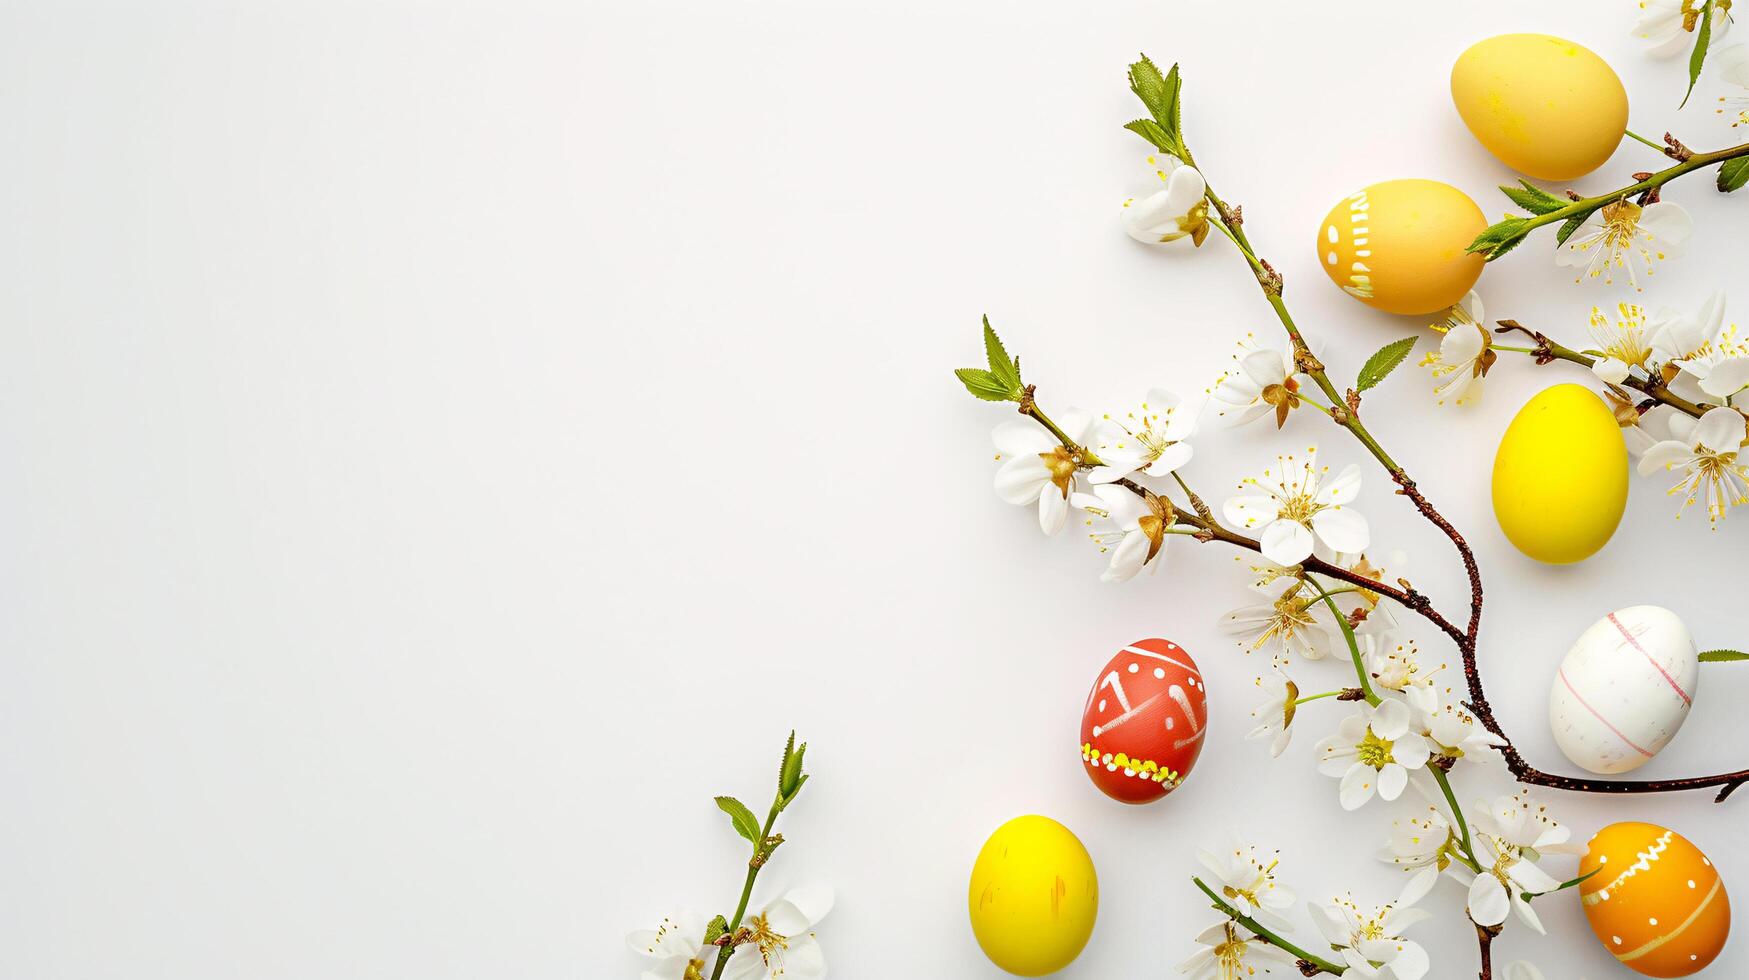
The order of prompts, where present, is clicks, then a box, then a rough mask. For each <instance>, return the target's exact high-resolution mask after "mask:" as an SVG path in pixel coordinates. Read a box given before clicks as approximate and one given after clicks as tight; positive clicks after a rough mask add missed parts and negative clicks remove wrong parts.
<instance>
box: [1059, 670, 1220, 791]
mask: <svg viewBox="0 0 1749 980" xmlns="http://www.w3.org/2000/svg"><path fill="white" fill-rule="evenodd" d="M1207 694H1208V692H1207V690H1206V688H1204V686H1203V679H1202V673H1201V672H1200V671H1199V670H1197V667H1196V661H1194V660H1192V659H1191V657H1190V654H1188V653H1186V652H1185V651H1184V649H1183V648H1182V647H1180V646H1178V645H1177V644H1176V643H1173V642H1171V641H1169V640H1160V639H1147V640H1137V641H1136V642H1135V643H1132V644H1130V645H1129V646H1127V647H1125V648H1123V649H1122V650H1120V651H1118V653H1117V655H1116V656H1114V657H1112V658H1111V660H1110V661H1109V662H1108V663H1107V664H1106V665H1105V667H1104V669H1103V670H1101V671H1100V673H1099V676H1098V677H1097V678H1096V679H1095V680H1094V683H1093V689H1092V690H1091V691H1090V692H1089V693H1088V695H1087V707H1086V709H1085V710H1084V711H1083V712H1082V716H1081V759H1082V761H1083V762H1084V763H1085V764H1086V766H1087V772H1088V775H1089V776H1090V777H1091V778H1092V779H1093V783H1094V785H1096V786H1098V787H1099V789H1100V791H1101V792H1103V793H1105V794H1106V795H1107V796H1110V797H1111V798H1113V799H1115V800H1121V801H1123V802H1125V803H1148V802H1152V801H1153V800H1157V799H1159V798H1160V797H1162V796H1165V795H1166V794H1167V793H1170V792H1172V791H1173V790H1174V789H1176V788H1177V787H1178V786H1179V785H1180V784H1181V783H1182V782H1183V781H1184V778H1185V776H1187V775H1188V774H1189V773H1190V769H1191V767H1192V766H1193V765H1195V764H1196V758H1197V756H1198V755H1199V754H1200V753H1201V751H1202V741H1203V733H1204V731H1205V730H1206V729H1207V727H1208V700H1207Z"/></svg>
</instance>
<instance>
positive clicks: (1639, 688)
mask: <svg viewBox="0 0 1749 980" xmlns="http://www.w3.org/2000/svg"><path fill="white" fill-rule="evenodd" d="M1699 681H1700V658H1699V656H1698V654H1697V653H1696V652H1695V649H1694V638H1693V637H1692V636H1690V635H1689V633H1688V627H1687V626H1685V625H1683V623H1682V620H1680V619H1678V618H1677V616H1676V614H1675V613H1673V612H1671V611H1670V610H1668V609H1664V608H1661V607H1659V606H1629V607H1628V608H1626V609H1618V610H1616V611H1615V612H1612V613H1610V614H1609V615H1607V616H1605V617H1603V618H1602V619H1600V620H1598V621H1597V622H1595V623H1592V624H1591V627H1590V628H1589V629H1587V630H1586V631H1585V632H1583V633H1581V634H1579V641H1578V642H1577V643H1574V644H1573V649H1571V650H1568V651H1567V656H1566V657H1565V658H1563V659H1562V660H1561V666H1560V669H1558V670H1557V671H1556V672H1555V683H1554V686H1553V687H1552V688H1551V689H1550V690H1549V727H1550V728H1552V729H1553V730H1554V733H1555V742H1556V743H1557V744H1558V745H1560V747H1561V751H1562V752H1563V753H1565V754H1566V756H1567V758H1569V759H1571V760H1572V761H1573V763H1574V764H1575V765H1578V766H1581V767H1583V768H1585V769H1589V770H1590V771H1592V772H1595V773H1604V774H1610V773H1618V772H1629V771H1631V770H1634V769H1638V768H1639V767H1640V766H1642V765H1645V763H1646V760H1648V759H1650V758H1652V756H1654V755H1657V754H1658V751H1659V750H1660V749H1662V748H1664V745H1665V743H1667V742H1669V741H1670V739H1671V738H1673V737H1674V736H1675V735H1676V730H1677V729H1679V728H1681V727H1682V722H1683V721H1684V720H1685V719H1686V718H1687V717H1688V709H1689V706H1690V705H1692V704H1693V703H1694V692H1695V687H1696V685H1697V684H1698V683H1699Z"/></svg>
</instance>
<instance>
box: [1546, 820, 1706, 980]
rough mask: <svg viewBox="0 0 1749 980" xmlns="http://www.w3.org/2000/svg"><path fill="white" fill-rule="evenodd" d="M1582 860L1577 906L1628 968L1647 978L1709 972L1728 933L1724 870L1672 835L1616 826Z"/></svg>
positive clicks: (1644, 826)
mask: <svg viewBox="0 0 1749 980" xmlns="http://www.w3.org/2000/svg"><path fill="white" fill-rule="evenodd" d="M1586 848H1587V849H1586V852H1585V856H1584V857H1583V858H1581V859H1580V860H1579V873H1580V874H1581V875H1590V876H1591V877H1589V878H1586V879H1585V881H1584V882H1582V883H1581V884H1580V885H1579V902H1580V905H1581V907H1582V908H1584V909H1585V918H1586V920H1587V921H1589V922H1590V923H1591V931H1592V932H1594V933H1596V934H1597V939H1598V941H1599V942H1601V943H1603V948H1604V949H1607V950H1609V951H1610V952H1611V953H1613V954H1615V958H1616V959H1618V960H1620V961H1621V962H1622V964H1623V965H1625V966H1627V967H1628V968H1629V969H1631V970H1634V971H1635V972H1637V973H1643V974H1645V975H1646V976H1648V977H1686V976H1688V975H1689V974H1691V973H1697V972H1699V971H1701V970H1703V969H1705V968H1706V966H1707V964H1708V963H1711V962H1712V961H1713V960H1714V959H1715V958H1716V957H1717V956H1718V955H1719V952H1720V951H1721V950H1723V949H1724V948H1725V940H1726V939H1727V938H1728V937H1729V936H1730V934H1731V899H1730V897H1729V896H1727V895H1726V894H1725V883H1724V881H1723V880H1721V879H1720V878H1719V869H1717V868H1715V867H1713V863H1712V861H1710V860H1708V859H1707V856H1706V855H1705V854H1702V853H1701V850H1700V848H1698V847H1695V846H1694V845H1693V844H1690V843H1689V842H1688V839H1687V838H1685V837H1683V836H1682V835H1681V834H1678V833H1677V832H1676V831H1674V830H1670V829H1668V828H1665V827H1660V826H1658V825H1657V824H1651V823H1612V824H1610V825H1609V826H1607V827H1605V828H1603V829H1602V830H1600V831H1598V832H1597V836H1595V837H1593V838H1591V841H1590V843H1589V844H1588V845H1586Z"/></svg>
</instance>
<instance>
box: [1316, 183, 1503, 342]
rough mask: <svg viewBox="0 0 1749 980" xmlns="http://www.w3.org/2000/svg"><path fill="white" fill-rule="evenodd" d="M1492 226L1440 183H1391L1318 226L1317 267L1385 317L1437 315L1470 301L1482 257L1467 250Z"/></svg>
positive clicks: (1363, 193) (1340, 205) (1344, 203)
mask: <svg viewBox="0 0 1749 980" xmlns="http://www.w3.org/2000/svg"><path fill="white" fill-rule="evenodd" d="M1487 227H1488V221H1487V219H1486V218H1484V217H1483V216H1482V209H1481V208H1478V207H1476V202H1474V201H1472V200H1470V198H1469V196H1468V195H1467V194H1465V193H1464V192H1463V191H1460V190H1458V189H1457V188H1455V187H1453V186H1451V185H1450V184H1442V183H1440V182H1439V181H1437V180H1414V179H1409V180H1387V181H1385V182H1384V183H1382V184H1373V185H1372V186H1370V187H1365V188H1362V189H1361V190H1359V191H1357V192H1355V193H1354V194H1350V195H1349V196H1348V197H1346V198H1344V199H1343V200H1341V201H1339V202H1337V204H1336V206H1335V207H1333V208H1331V209H1330V213H1329V214H1328V215H1326V216H1325V218H1324V223H1323V224H1322V225H1321V226H1319V228H1318V264H1319V265H1320V266H1322V267H1323V268H1324V272H1325V274H1327V275H1328V276H1329V277H1330V281H1331V282H1334V283H1335V284H1336V285H1337V286H1339V287H1341V289H1342V291H1343V292H1345V293H1347V294H1348V295H1350V296H1353V297H1354V298H1355V299H1358V300H1360V301H1361V302H1362V303H1365V304H1366V305H1368V306H1370V307H1373V308H1374V309H1379V310H1384V311H1385V312H1387V313H1433V312H1435V311H1437V310H1443V309H1445V308H1446V307H1448V306H1451V305H1452V304H1454V303H1456V302H1457V301H1458V300H1460V299H1463V298H1464V294H1465V293H1468V292H1469V291H1470V287H1471V286H1474V285H1475V284H1476V280H1477V279H1478V278H1480V277H1481V275H1482V265H1483V262H1482V257H1481V256H1480V255H1474V254H1471V253H1469V252H1466V251H1464V249H1466V248H1468V247H1469V244H1470V242H1472V241H1475V239H1476V236H1477V235H1480V234H1481V233H1482V231H1483V229H1485V228H1487Z"/></svg>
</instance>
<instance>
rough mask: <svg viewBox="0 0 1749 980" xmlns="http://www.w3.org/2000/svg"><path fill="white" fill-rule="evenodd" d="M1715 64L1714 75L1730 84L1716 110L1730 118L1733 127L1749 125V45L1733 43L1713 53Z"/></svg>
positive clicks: (1720, 98) (1720, 97)
mask: <svg viewBox="0 0 1749 980" xmlns="http://www.w3.org/2000/svg"><path fill="white" fill-rule="evenodd" d="M1713 64H1714V66H1716V67H1715V70H1714V71H1713V76H1714V77H1715V78H1717V79H1718V80H1719V81H1721V82H1724V83H1725V84H1726V85H1728V86H1730V87H1729V88H1728V89H1727V90H1726V94H1724V95H1721V96H1719V107H1718V108H1717V109H1715V110H1714V111H1715V112H1717V113H1718V114H1719V115H1721V116H1724V117H1725V118H1726V119H1729V120H1730V121H1731V128H1732V129H1736V128H1737V127H1738V126H1749V45H1744V44H1733V45H1731V46H1730V47H1728V48H1726V49H1724V50H1723V51H1720V52H1719V53H1717V54H1715V55H1713Z"/></svg>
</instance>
